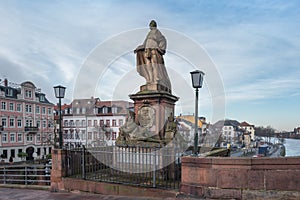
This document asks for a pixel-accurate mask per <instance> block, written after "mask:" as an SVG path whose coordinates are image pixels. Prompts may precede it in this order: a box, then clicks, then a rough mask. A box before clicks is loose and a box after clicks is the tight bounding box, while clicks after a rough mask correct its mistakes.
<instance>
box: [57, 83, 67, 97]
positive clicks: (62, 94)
mask: <svg viewBox="0 0 300 200" xmlns="http://www.w3.org/2000/svg"><path fill="white" fill-rule="evenodd" d="M65 90H66V87H64V86H61V85H58V86H55V87H54V92H55V97H56V98H59V99H60V98H64V97H65Z"/></svg>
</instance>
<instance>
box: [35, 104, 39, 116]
mask: <svg viewBox="0 0 300 200" xmlns="http://www.w3.org/2000/svg"><path fill="white" fill-rule="evenodd" d="M35 112H36V114H40V107H39V106H36V107H35Z"/></svg>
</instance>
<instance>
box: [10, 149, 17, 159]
mask: <svg viewBox="0 0 300 200" xmlns="http://www.w3.org/2000/svg"><path fill="white" fill-rule="evenodd" d="M10 156H11V157H13V158H14V157H16V152H15V150H14V149H11V150H10Z"/></svg>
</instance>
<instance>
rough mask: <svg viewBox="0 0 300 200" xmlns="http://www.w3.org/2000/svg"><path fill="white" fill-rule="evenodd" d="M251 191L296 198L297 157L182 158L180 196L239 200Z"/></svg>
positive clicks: (299, 172) (299, 186) (299, 181)
mask: <svg viewBox="0 0 300 200" xmlns="http://www.w3.org/2000/svg"><path fill="white" fill-rule="evenodd" d="M255 191H257V193H258V192H260V194H261V192H262V191H265V192H270V191H272V192H273V193H272V194H274V192H275V193H276V192H277V193H279V192H280V194H282V195H285V198H287V197H289V195H292V196H293V198H294V197H295V195H296V197H297V198H300V157H290V158H226V157H213V158H212V157H210V158H206V157H184V158H182V183H181V192H182V193H184V194H187V195H194V196H200V197H207V198H220V196H222V198H235V199H243V196H245V194H246V193H247V196H249V194H250V193H249V192H251V195H252V196H253V195H254V194H255ZM289 191H291V192H289ZM290 193H291V194H290ZM220 194H222V195H220ZM286 195H287V196H286ZM297 195H299V196H297ZM253 197H254V196H253ZM279 197H280V195H279V196H278V198H279ZM273 198H274V195H273V196H272V199H273ZM280 198H281V197H280ZM280 198H279V199H280ZM266 199H268V198H266Z"/></svg>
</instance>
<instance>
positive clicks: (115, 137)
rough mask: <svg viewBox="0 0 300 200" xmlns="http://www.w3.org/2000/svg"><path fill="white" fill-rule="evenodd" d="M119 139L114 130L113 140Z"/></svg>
mask: <svg viewBox="0 0 300 200" xmlns="http://www.w3.org/2000/svg"><path fill="white" fill-rule="evenodd" d="M116 139H117V133H116V132H112V140H116Z"/></svg>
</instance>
